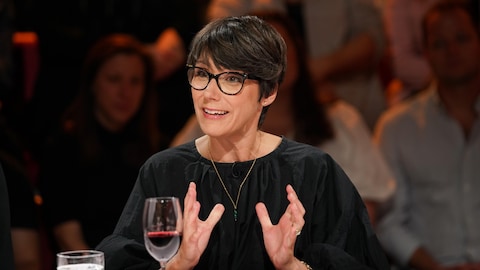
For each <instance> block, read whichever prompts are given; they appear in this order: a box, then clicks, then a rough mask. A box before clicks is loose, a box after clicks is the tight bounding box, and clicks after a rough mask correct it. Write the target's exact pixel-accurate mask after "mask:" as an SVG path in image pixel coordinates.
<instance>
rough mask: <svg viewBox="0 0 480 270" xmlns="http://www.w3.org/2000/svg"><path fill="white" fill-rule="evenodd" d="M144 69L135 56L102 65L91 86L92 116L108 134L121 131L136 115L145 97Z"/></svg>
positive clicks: (120, 58)
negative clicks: (93, 111)
mask: <svg viewBox="0 0 480 270" xmlns="http://www.w3.org/2000/svg"><path fill="white" fill-rule="evenodd" d="M144 74H145V66H144V65H143V62H142V60H141V58H140V57H139V56H137V55H129V54H118V55H115V56H113V57H112V58H110V59H108V60H107V61H105V63H104V64H103V65H102V66H101V67H100V68H99V70H98V73H97V76H96V78H95V80H94V82H93V92H94V96H95V116H96V117H97V119H98V121H99V122H100V124H102V126H104V127H105V128H106V129H108V130H110V131H118V130H120V129H122V128H123V127H124V126H125V125H126V124H127V123H128V122H129V121H130V120H131V119H132V118H133V117H134V116H135V114H136V113H137V111H138V110H139V108H140V106H141V104H142V98H143V96H144V93H145V81H144V78H145V76H144Z"/></svg>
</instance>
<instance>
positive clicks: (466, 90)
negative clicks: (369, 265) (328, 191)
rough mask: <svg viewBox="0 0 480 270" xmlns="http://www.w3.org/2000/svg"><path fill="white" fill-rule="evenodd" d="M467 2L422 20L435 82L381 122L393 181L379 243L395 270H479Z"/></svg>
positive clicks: (477, 147)
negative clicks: (394, 188) (391, 198)
mask: <svg viewBox="0 0 480 270" xmlns="http://www.w3.org/2000/svg"><path fill="white" fill-rule="evenodd" d="M470 11H471V9H470V8H469V6H468V5H467V4H466V2H465V1H461V0H457V1H455V0H446V1H443V0H440V1H439V2H438V3H437V4H435V5H434V6H433V7H432V8H431V9H429V10H428V11H427V12H426V14H425V16H424V18H423V22H422V27H423V33H424V37H423V38H424V52H425V57H426V59H427V60H428V63H429V64H430V67H431V70H432V74H433V78H434V83H433V84H431V86H430V87H429V88H428V89H426V90H425V91H422V93H420V94H419V95H417V96H415V97H414V98H413V99H411V100H409V101H408V102H405V103H402V104H400V105H398V106H395V107H393V108H391V109H390V110H389V111H387V112H386V113H385V114H384V115H383V116H382V117H381V118H380V120H379V123H378V126H377V128H376V132H375V137H376V141H377V142H378V144H379V146H380V149H381V150H382V152H383V154H384V156H385V158H386V160H387V162H388V164H389V166H390V168H391V170H392V172H393V173H394V175H395V179H396V180H397V192H396V194H395V195H394V201H393V207H392V208H391V210H390V211H388V212H387V213H386V214H385V215H384V217H383V218H382V219H381V220H380V221H379V223H378V226H377V233H378V235H379V240H380V242H381V243H382V245H383V246H384V248H385V250H386V251H387V253H388V254H389V255H390V256H391V257H392V259H393V260H394V262H395V263H396V264H398V265H399V266H400V267H407V268H413V269H419V270H424V269H425V270H426V269H442V270H444V269H456V270H460V269H470V270H472V269H473V270H478V269H480V230H479V229H478V228H480V215H479V205H480V196H478V191H479V190H480V181H479V176H480V166H479V160H480V37H479V32H478V27H476V24H475V23H474V21H473V17H472V16H471V14H470Z"/></svg>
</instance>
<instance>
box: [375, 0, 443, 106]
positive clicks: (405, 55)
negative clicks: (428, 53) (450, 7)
mask: <svg viewBox="0 0 480 270" xmlns="http://www.w3.org/2000/svg"><path fill="white" fill-rule="evenodd" d="M436 2H438V0H422V1H418V0H386V3H385V9H384V20H385V29H386V32H387V36H388V41H389V47H390V52H391V63H392V71H393V74H392V75H393V81H392V83H391V84H390V85H389V86H388V87H387V89H386V91H387V92H386V94H387V100H388V104H389V106H393V105H395V104H397V103H399V102H401V101H403V100H405V99H407V98H409V97H411V96H413V95H415V94H416V93H418V92H419V91H421V90H423V89H425V88H427V86H428V84H429V83H430V82H431V81H432V71H431V68H430V65H429V64H428V61H427V59H426V58H425V55H424V53H423V34H422V27H421V24H422V18H423V15H424V14H425V12H426V11H427V10H428V9H429V8H430V7H431V6H432V5H434V4H435V3H436Z"/></svg>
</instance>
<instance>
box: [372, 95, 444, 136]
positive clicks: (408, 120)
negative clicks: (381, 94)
mask: <svg viewBox="0 0 480 270" xmlns="http://www.w3.org/2000/svg"><path fill="white" fill-rule="evenodd" d="M434 94H435V93H434V90H433V89H427V90H425V92H422V93H420V94H418V95H417V96H415V97H413V98H412V99H409V100H406V101H404V102H401V103H399V104H397V105H395V106H393V107H391V108H390V109H388V110H387V111H385V112H384V113H382V115H381V116H380V117H379V119H378V123H377V127H376V129H377V130H384V129H387V130H397V131H401V130H402V129H405V128H407V127H408V128H411V127H412V126H415V125H418V124H419V121H422V120H423V119H424V116H425V113H426V112H427V110H428V106H430V105H431V104H432V101H433V98H434Z"/></svg>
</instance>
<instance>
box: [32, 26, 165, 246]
mask: <svg viewBox="0 0 480 270" xmlns="http://www.w3.org/2000/svg"><path fill="white" fill-rule="evenodd" d="M82 74H83V76H82V81H81V89H80V91H79V93H78V96H77V97H76V99H75V100H74V102H73V103H72V105H71V106H70V107H69V108H68V109H67V111H66V112H65V114H64V117H63V121H62V125H61V126H60V127H59V130H58V131H57V132H56V133H55V134H53V135H52V136H51V140H50V141H49V142H48V144H47V148H46V149H45V152H44V153H45V155H44V157H43V158H42V159H41V160H40V161H41V162H40V173H39V182H40V187H41V192H42V196H43V198H44V209H43V210H44V211H43V213H44V215H45V220H46V222H47V226H48V228H49V230H51V233H52V234H53V238H54V243H56V244H57V245H58V248H56V249H55V250H79V249H91V248H94V247H95V246H96V245H97V244H98V243H99V242H100V240H101V239H103V238H104V237H105V236H106V235H108V234H110V233H111V232H112V231H113V228H114V227H115V223H116V221H117V219H118V217H119V216H120V213H121V211H122V209H123V206H124V204H125V202H126V200H127V198H128V195H129V193H130V190H131V189H132V187H133V184H134V181H135V178H136V175H137V173H138V169H139V168H140V165H141V164H142V163H143V162H144V161H145V159H146V158H147V157H148V156H150V155H151V154H152V153H155V152H157V151H159V150H160V149H163V148H165V147H166V145H167V143H166V142H165V141H164V137H163V136H162V134H161V132H160V131H159V129H158V124H157V111H156V110H157V101H158V100H157V98H156V94H157V93H156V92H155V90H154V88H153V76H154V68H153V61H152V58H151V55H150V54H149V53H148V52H147V51H146V50H145V47H144V46H143V45H142V44H141V43H140V42H139V41H138V40H137V39H135V38H134V37H133V36H131V35H127V34H112V35H108V36H107V37H104V38H102V39H100V40H99V41H98V42H97V43H95V45H94V46H93V47H92V48H91V50H90V52H89V54H88V56H87V58H86V60H85V64H84V69H83V73H82Z"/></svg>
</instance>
